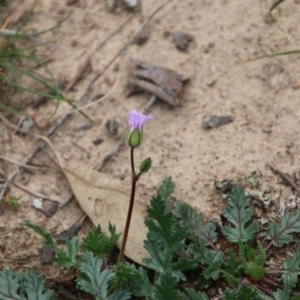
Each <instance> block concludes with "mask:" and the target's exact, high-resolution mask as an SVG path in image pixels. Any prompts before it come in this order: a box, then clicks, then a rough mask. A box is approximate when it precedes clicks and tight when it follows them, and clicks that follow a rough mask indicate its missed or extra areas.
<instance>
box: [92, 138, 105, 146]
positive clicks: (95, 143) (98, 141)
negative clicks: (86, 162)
mask: <svg viewBox="0 0 300 300" xmlns="http://www.w3.org/2000/svg"><path fill="white" fill-rule="evenodd" d="M103 141H104V140H103V139H96V140H94V141H93V144H94V145H95V146H98V145H100V144H102V143H103Z"/></svg>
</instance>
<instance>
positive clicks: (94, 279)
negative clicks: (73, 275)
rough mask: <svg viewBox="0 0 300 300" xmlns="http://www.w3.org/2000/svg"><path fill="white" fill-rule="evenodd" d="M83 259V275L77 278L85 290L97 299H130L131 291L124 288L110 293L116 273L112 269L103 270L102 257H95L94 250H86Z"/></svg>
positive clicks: (81, 266) (81, 270)
mask: <svg viewBox="0 0 300 300" xmlns="http://www.w3.org/2000/svg"><path fill="white" fill-rule="evenodd" d="M82 259H83V261H82V263H81V264H80V267H79V270H80V272H81V274H82V275H83V276H81V277H79V278H78V279H77V284H78V286H79V287H80V288H81V289H82V290H83V291H85V292H87V293H90V294H92V295H93V296H94V297H95V299H96V300H117V299H120V300H121V299H122V300H125V299H130V293H129V292H128V291H126V290H124V289H118V290H115V291H114V293H113V294H111V295H108V293H109V292H108V291H109V287H110V286H111V284H112V282H113V280H114V277H115V274H114V273H113V272H112V270H110V269H106V270H104V271H101V270H102V264H103V261H102V259H100V258H97V257H95V256H94V255H93V253H92V252H85V253H84V254H83V255H82Z"/></svg>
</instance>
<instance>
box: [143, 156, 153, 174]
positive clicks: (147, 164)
mask: <svg viewBox="0 0 300 300" xmlns="http://www.w3.org/2000/svg"><path fill="white" fill-rule="evenodd" d="M151 164H152V160H151V158H150V157H148V158H146V159H145V160H144V161H143V162H142V163H141V165H140V171H141V172H142V173H147V172H148V171H149V170H150V168H151Z"/></svg>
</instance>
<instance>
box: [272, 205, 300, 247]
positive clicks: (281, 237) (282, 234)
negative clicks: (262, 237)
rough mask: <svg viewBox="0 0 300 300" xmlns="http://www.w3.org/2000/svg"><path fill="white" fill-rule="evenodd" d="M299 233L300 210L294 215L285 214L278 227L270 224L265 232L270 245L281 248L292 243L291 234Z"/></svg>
mask: <svg viewBox="0 0 300 300" xmlns="http://www.w3.org/2000/svg"><path fill="white" fill-rule="evenodd" d="M299 232H300V209H298V210H297V212H296V213H295V214H292V213H286V214H285V215H284V216H283V218H282V222H281V226H280V227H279V226H278V224H277V223H275V222H272V223H270V225H269V230H268V231H267V235H266V237H267V239H268V240H271V242H270V244H273V245H274V246H275V247H282V246H283V245H285V244H288V243H290V242H292V241H293V238H292V236H291V235H290V234H291V233H299Z"/></svg>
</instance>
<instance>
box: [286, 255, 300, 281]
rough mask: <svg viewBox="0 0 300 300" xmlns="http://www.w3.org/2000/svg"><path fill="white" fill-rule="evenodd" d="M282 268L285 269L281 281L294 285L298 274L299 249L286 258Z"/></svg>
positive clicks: (299, 272) (299, 271) (299, 265)
mask: <svg viewBox="0 0 300 300" xmlns="http://www.w3.org/2000/svg"><path fill="white" fill-rule="evenodd" d="M283 268H284V269H285V270H286V271H287V272H286V273H284V274H283V275H282V279H283V281H284V282H289V283H290V284H292V285H294V284H295V283H296V282H297V277H298V275H300V251H297V252H295V253H294V255H293V256H292V257H289V258H287V260H286V261H285V262H284V263H283Z"/></svg>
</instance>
